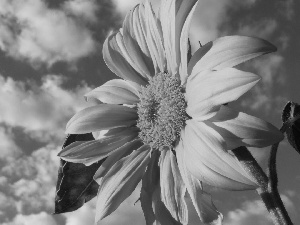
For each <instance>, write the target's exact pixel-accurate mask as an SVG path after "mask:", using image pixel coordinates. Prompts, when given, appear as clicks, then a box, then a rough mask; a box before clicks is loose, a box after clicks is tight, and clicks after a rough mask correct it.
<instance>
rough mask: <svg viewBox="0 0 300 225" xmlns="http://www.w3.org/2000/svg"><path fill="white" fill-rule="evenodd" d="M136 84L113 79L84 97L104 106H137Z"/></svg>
mask: <svg viewBox="0 0 300 225" xmlns="http://www.w3.org/2000/svg"><path fill="white" fill-rule="evenodd" d="M136 87H138V84H137V83H134V82H131V81H125V80H122V79H114V80H110V81H108V82H106V83H105V84H103V85H102V86H100V87H97V88H95V89H94V90H92V91H90V92H89V93H87V94H86V95H85V97H86V99H87V100H88V99H89V98H96V99H98V100H100V101H101V102H103V103H106V104H129V105H133V104H137V103H138V102H139V93H138V90H139V89H140V88H139V89H136Z"/></svg>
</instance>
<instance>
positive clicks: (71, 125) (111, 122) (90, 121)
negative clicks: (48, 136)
mask: <svg viewBox="0 0 300 225" xmlns="http://www.w3.org/2000/svg"><path fill="white" fill-rule="evenodd" d="M137 118H138V116H137V112H136V110H135V109H133V108H129V107H126V106H121V105H110V104H101V105H96V106H92V107H89V108H86V109H83V110H81V111H79V112H78V113H76V114H75V115H74V116H73V117H72V118H71V119H70V120H69V122H68V123H67V127H66V133H69V134H85V133H90V132H94V131H99V130H108V129H112V128H116V127H128V126H131V125H133V124H135V123H136V120H137Z"/></svg>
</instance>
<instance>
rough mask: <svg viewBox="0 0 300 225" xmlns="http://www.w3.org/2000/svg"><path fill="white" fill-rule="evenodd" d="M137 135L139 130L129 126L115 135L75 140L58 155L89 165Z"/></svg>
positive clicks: (64, 158)
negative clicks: (88, 139)
mask: <svg viewBox="0 0 300 225" xmlns="http://www.w3.org/2000/svg"><path fill="white" fill-rule="evenodd" d="M137 136H138V130H137V129H136V128H129V129H128V130H126V131H123V132H120V133H119V134H118V135H115V136H114V137H108V138H102V139H100V140H93V141H80V142H75V143H73V144H71V145H68V146H67V147H66V148H64V149H63V150H62V151H61V152H60V153H59V154H58V156H59V157H61V158H62V159H63V160H66V161H68V162H73V163H83V164H85V165H86V166H89V165H91V164H93V163H95V162H98V161H100V160H101V159H104V158H106V157H107V156H109V155H110V154H112V153H113V152H114V151H116V150H117V149H118V148H122V147H123V146H125V145H126V143H128V142H130V141H132V140H133V139H134V138H136V137H137Z"/></svg>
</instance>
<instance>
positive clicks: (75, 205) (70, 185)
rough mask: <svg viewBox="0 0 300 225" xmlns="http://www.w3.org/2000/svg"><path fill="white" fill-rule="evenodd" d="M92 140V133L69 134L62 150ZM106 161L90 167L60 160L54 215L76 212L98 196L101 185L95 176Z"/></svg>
mask: <svg viewBox="0 0 300 225" xmlns="http://www.w3.org/2000/svg"><path fill="white" fill-rule="evenodd" d="M90 140H94V137H93V135H92V134H91V133H88V134H69V135H68V136H67V138H66V140H65V143H64V144H63V147H62V148H65V147H66V146H68V145H70V144H72V143H73V142H75V141H90ZM104 160H105V159H103V160H101V161H99V162H97V163H94V164H92V165H90V166H85V165H84V164H81V163H70V162H66V161H64V160H62V159H61V160H60V167H59V169H58V179H57V184H56V196H55V211H54V214H59V213H65V212H72V211H75V210H77V209H79V208H80V207H81V206H83V204H84V203H86V202H88V201H90V200H91V199H92V198H94V197H95V196H96V195H97V192H98V188H99V185H98V183H97V182H96V181H94V180H93V176H94V174H95V172H96V171H97V169H98V168H99V167H100V166H101V164H102V163H103V162H104Z"/></svg>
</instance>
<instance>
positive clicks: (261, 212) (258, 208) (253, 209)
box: [224, 195, 294, 225]
mask: <svg viewBox="0 0 300 225" xmlns="http://www.w3.org/2000/svg"><path fill="white" fill-rule="evenodd" d="M281 198H282V201H283V202H284V204H285V206H286V208H287V209H288V210H293V208H294V204H293V202H292V201H291V199H290V197H289V196H288V195H282V196H281ZM241 224H243V225H253V224H256V225H272V224H273V222H272V220H271V218H270V216H269V213H268V212H267V210H266V207H265V206H264V204H263V202H262V201H260V200H255V201H246V202H244V203H243V205H242V207H241V208H240V209H236V210H233V211H230V212H229V213H228V215H227V216H226V217H225V221H224V225H241Z"/></svg>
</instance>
